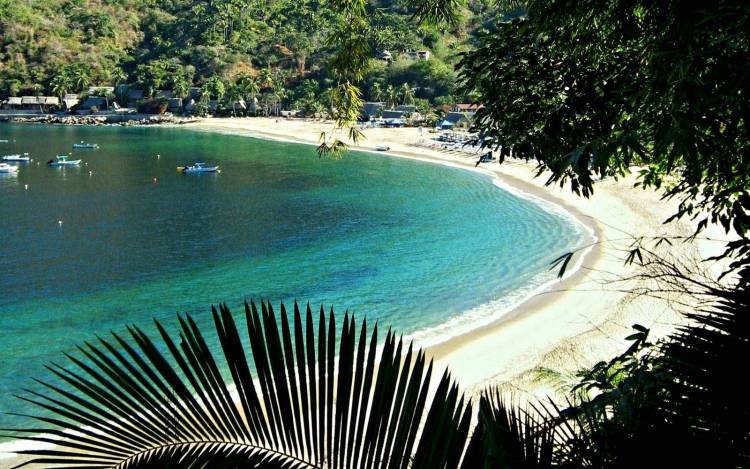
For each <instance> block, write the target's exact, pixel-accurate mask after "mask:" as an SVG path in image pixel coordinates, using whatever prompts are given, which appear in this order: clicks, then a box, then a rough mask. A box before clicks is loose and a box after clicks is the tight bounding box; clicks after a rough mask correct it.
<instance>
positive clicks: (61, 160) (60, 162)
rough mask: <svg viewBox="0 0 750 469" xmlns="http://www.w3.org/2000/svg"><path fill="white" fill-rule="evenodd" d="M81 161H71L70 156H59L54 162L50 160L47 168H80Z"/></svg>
mask: <svg viewBox="0 0 750 469" xmlns="http://www.w3.org/2000/svg"><path fill="white" fill-rule="evenodd" d="M79 164H81V160H69V159H68V155H57V156H56V157H55V159H54V160H49V161H48V162H47V166H78V165H79Z"/></svg>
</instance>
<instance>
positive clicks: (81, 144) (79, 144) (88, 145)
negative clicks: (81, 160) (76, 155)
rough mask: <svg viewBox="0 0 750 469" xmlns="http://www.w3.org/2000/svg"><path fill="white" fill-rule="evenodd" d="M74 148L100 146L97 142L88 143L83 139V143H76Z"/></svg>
mask: <svg viewBox="0 0 750 469" xmlns="http://www.w3.org/2000/svg"><path fill="white" fill-rule="evenodd" d="M73 148H99V145H98V144H96V143H86V142H83V141H82V142H81V143H74V144H73Z"/></svg>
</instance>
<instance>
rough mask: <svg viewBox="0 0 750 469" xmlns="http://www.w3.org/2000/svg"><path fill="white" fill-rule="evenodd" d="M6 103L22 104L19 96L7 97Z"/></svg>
mask: <svg viewBox="0 0 750 469" xmlns="http://www.w3.org/2000/svg"><path fill="white" fill-rule="evenodd" d="M8 104H12V105H16V104H22V103H21V97H20V96H11V97H10V98H8Z"/></svg>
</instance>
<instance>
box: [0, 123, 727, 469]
mask: <svg viewBox="0 0 750 469" xmlns="http://www.w3.org/2000/svg"><path fill="white" fill-rule="evenodd" d="M174 127H175V128H186V129H192V130H196V131H208V132H216V133H225V134H231V135H242V136H249V137H256V138H263V139H272V140H277V141H286V142H293V143H301V144H308V145H316V144H317V143H318V142H317V139H318V136H319V134H320V131H326V132H330V131H331V129H332V125H331V124H330V123H321V122H306V121H302V120H285V119H281V120H276V119H273V118H244V119H233V118H224V119H205V120H203V121H200V122H197V123H192V124H183V125H179V126H177V125H175V126H174ZM365 134H366V136H367V140H365V141H364V142H361V145H359V146H354V145H352V146H351V150H352V151H363V152H368V153H373V154H378V155H380V156H390V157H400V158H408V159H412V160H418V161H423V162H429V163H435V164H443V165H447V166H451V167H456V168H461V169H465V170H469V171H474V172H477V173H480V174H484V175H486V176H487V177H489V178H491V181H492V183H493V184H495V185H496V186H498V187H500V188H502V189H505V190H510V191H512V192H513V193H514V194H515V195H518V196H520V197H528V198H533V199H539V200H540V201H541V203H543V204H552V205H553V206H554V207H558V208H559V209H560V210H562V211H563V212H565V214H567V215H568V216H570V217H572V218H574V219H575V220H576V221H577V222H578V223H580V224H582V225H583V226H585V227H586V228H587V229H588V230H589V231H590V233H591V237H592V240H591V242H590V243H588V244H590V246H588V247H587V248H585V249H584V252H582V253H579V254H577V255H576V257H575V258H574V259H573V261H572V265H571V266H569V268H568V269H567V274H566V275H565V277H564V278H563V279H562V280H560V281H557V280H555V281H552V282H544V284H543V285H541V286H540V287H538V288H535V289H533V290H532V291H531V292H529V293H527V294H525V295H523V298H522V300H521V301H518V302H514V303H515V304H514V305H512V306H511V307H510V308H507V307H506V309H505V310H504V311H494V314H493V317H495V319H493V320H492V321H489V322H488V323H486V324H481V325H477V326H475V327H473V328H472V329H471V330H469V331H465V332H464V331H462V332H460V333H457V334H455V335H453V336H452V337H450V338H449V339H447V340H445V341H442V342H440V343H436V344H431V345H429V344H428V346H427V347H426V352H427V354H428V355H429V356H431V357H432V358H433V359H434V360H435V362H436V366H437V367H438V368H442V367H448V368H450V370H451V372H452V375H453V378H454V379H456V380H457V381H458V384H459V386H460V388H461V390H462V391H464V392H465V393H466V394H467V396H469V397H476V396H477V395H478V394H479V393H480V392H481V391H482V389H484V388H485V387H487V386H490V385H499V386H502V387H504V388H505V389H508V390H511V391H513V392H514V393H516V395H517V396H519V397H524V396H526V397H527V396H536V397H544V396H546V395H549V394H555V393H556V391H557V388H556V386H555V383H550V382H548V381H546V382H545V381H539V380H538V379H537V377H538V376H537V375H538V373H537V370H538V369H551V370H556V371H557V372H559V373H561V374H565V373H571V372H574V371H576V370H577V369H579V368H581V367H583V366H590V365H592V364H593V363H595V362H596V361H599V360H603V359H607V358H609V357H611V356H613V355H615V354H616V353H619V352H622V351H623V350H624V349H625V347H626V345H625V344H626V343H625V341H624V340H623V338H624V337H626V336H627V335H628V334H629V332H630V325H632V324H634V323H640V324H644V325H646V326H647V327H654V326H658V329H659V330H658V332H657V334H656V336H659V335H664V334H665V333H668V332H670V331H671V330H673V327H674V325H675V324H678V323H679V322H681V321H682V320H683V319H682V317H681V316H680V315H679V314H676V313H673V312H672V313H670V312H668V311H667V309H668V308H667V305H666V304H665V305H661V306H659V305H657V307H656V308H653V306H654V304H653V302H654V301H655V300H652V299H651V300H648V301H649V305H646V304H644V303H643V300H644V299H643V298H640V299H635V300H637V301H635V300H634V299H628V298H627V295H626V294H625V293H622V292H610V291H607V290H606V288H605V286H606V282H607V277H608V275H609V274H608V272H610V271H615V272H619V273H621V274H622V275H626V274H627V269H624V267H623V264H622V260H623V258H624V256H620V257H618V256H617V254H618V253H617V252H615V251H616V250H613V249H611V248H612V246H610V245H609V244H608V243H609V242H613V241H615V242H616V240H618V239H620V238H623V236H624V235H623V233H622V231H624V230H626V229H627V231H629V230H630V228H638V230H636V231H635V232H634V234H635V233H637V234H650V235H656V234H658V235H669V234H671V235H682V234H686V233H690V232H692V227H691V226H690V225H689V224H685V223H673V224H670V225H667V226H664V225H661V221H662V220H664V219H666V217H667V216H668V215H670V214H671V213H672V212H671V211H672V210H673V208H674V205H675V204H669V203H666V202H663V201H661V200H660V197H659V195H658V194H656V193H653V192H647V191H637V190H635V189H633V188H632V185H633V184H632V182H633V178H632V177H631V178H627V179H626V180H622V181H619V182H615V181H602V182H601V183H599V185H597V186H596V188H597V193H596V194H595V195H594V196H593V199H590V200H588V199H583V198H579V197H577V196H575V195H573V194H572V193H571V192H570V189H569V188H568V187H567V186H566V187H565V188H562V189H561V188H559V187H555V188H550V187H547V186H544V181H545V178H544V176H541V177H538V178H534V177H533V176H534V172H533V167H534V166H533V165H530V164H526V163H521V162H517V161H506V162H505V163H503V164H502V165H498V164H497V163H489V164H483V165H481V166H480V167H479V168H476V167H475V166H474V163H475V161H476V159H477V156H473V155H465V154H464V155H462V154H447V153H444V152H441V151H437V150H428V149H426V148H422V147H418V146H414V144H413V143H414V142H413V141H415V140H416V139H417V138H419V135H417V129H414V128H407V129H367V130H365ZM342 140H343V138H342ZM384 143H385V144H388V145H390V146H391V150H390V151H388V152H382V151H376V150H375V148H374V146H375V144H384ZM345 157H347V156H345ZM600 189H601V190H600ZM618 204H620V205H622V206H621V207H618V206H617V205H618ZM659 204H662V205H661V206H660V207H658V210H653V211H652V210H650V209H652V208H656V205H659ZM644 208H645V209H646V210H644ZM609 209H613V210H609ZM631 216H632V218H629V217H631ZM617 221H621V222H623V223H625V222H627V225H628V226H624V227H620V228H618V225H617V223H616V222H617ZM654 228H656V229H658V233H656V232H653V231H648V230H649V229H654ZM631 232H632V231H631ZM626 246H627V243H625V244H624V245H622V246H620V248H622V249H624V248H625V247H626ZM685 247H686V249H685V250H686V252H687V251H691V252H693V251H695V252H698V251H699V252H701V253H703V252H704V251H703V250H702V249H697V247H696V246H693V245H687V246H685ZM693 247H696V249H692V248H693ZM620 254H621V253H620ZM708 254H713V253H712V252H709V253H708ZM477 255H480V256H481V253H478V254H477ZM618 269H619V270H618ZM599 274H603V275H604V279H603V278H601V277H599V276H598V275H599ZM592 291H593V292H594V293H593V295H592ZM605 294H606V295H605ZM603 296H606V298H604V297H603ZM652 309H653V310H656V313H655V314H654V313H653V311H652ZM571 310H573V311H574V313H573V314H565V311H571ZM581 310H584V311H581ZM416 345H417V346H419V347H422V346H423V345H424V344H423V343H421V342H419V341H417V342H416ZM439 375H440V373H436V374H435V376H436V377H439ZM19 444H21V445H25V446H27V445H29V444H30V443H29V442H19V441H13V442H10V443H8V442H6V443H3V444H1V445H0V451H8V450H10V448H11V446H9V445H12V447H14V448H15V449H18V446H17V445H19ZM18 462H19V461H18V460H16V458H13V457H12V458H7V459H6V458H3V457H2V456H1V455H0V467H9V466H6V464H11V465H14V464H17V463H18Z"/></svg>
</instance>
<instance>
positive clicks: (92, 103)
mask: <svg viewBox="0 0 750 469" xmlns="http://www.w3.org/2000/svg"><path fill="white" fill-rule="evenodd" d="M108 109H109V100H108V99H107V98H105V97H103V96H89V97H87V98H86V99H85V100H83V102H82V103H80V104H79V105H78V110H77V111H76V113H77V114H94V113H95V112H99V111H107V110H108Z"/></svg>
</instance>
